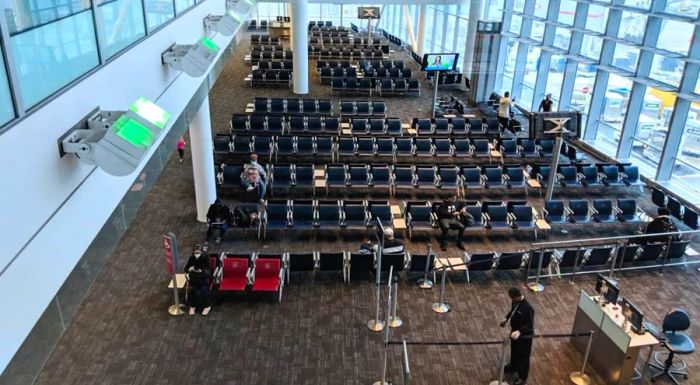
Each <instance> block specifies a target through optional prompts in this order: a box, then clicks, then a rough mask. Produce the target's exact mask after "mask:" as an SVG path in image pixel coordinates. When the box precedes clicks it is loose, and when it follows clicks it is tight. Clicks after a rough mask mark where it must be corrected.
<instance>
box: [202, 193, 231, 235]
mask: <svg viewBox="0 0 700 385" xmlns="http://www.w3.org/2000/svg"><path fill="white" fill-rule="evenodd" d="M231 221H232V217H231V210H230V209H229V208H228V206H226V205H225V204H223V203H221V201H220V200H219V199H217V200H215V201H214V203H212V205H211V206H209V210H208V211H207V239H209V238H211V236H212V235H213V234H214V230H219V236H218V237H217V238H216V243H221V238H223V237H224V234H226V230H228V227H229V226H230V224H231Z"/></svg>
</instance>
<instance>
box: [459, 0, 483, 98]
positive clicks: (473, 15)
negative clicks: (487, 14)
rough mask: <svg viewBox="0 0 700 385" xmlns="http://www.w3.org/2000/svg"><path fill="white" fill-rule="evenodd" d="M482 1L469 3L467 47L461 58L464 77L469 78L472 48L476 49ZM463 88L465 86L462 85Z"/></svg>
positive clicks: (472, 56) (476, 0)
mask: <svg viewBox="0 0 700 385" xmlns="http://www.w3.org/2000/svg"><path fill="white" fill-rule="evenodd" d="M484 3H485V1H484V0H471V1H470V2H469V22H467V45H466V46H465V48H464V57H463V58H462V73H463V74H464V77H466V78H471V76H472V63H473V59H474V48H475V47H476V27H477V24H478V22H479V20H481V18H482V17H483V15H484ZM463 87H465V89H466V86H464V85H463Z"/></svg>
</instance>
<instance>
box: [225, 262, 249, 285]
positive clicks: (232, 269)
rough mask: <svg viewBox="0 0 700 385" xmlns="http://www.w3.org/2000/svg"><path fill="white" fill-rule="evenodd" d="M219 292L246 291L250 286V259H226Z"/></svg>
mask: <svg viewBox="0 0 700 385" xmlns="http://www.w3.org/2000/svg"><path fill="white" fill-rule="evenodd" d="M222 270H223V271H222V277H221V283H220V284H219V291H244V290H245V288H246V286H247V285H248V259H247V258H224V261H223V269H222Z"/></svg>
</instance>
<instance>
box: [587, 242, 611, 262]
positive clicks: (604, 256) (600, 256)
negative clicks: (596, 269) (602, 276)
mask: <svg viewBox="0 0 700 385" xmlns="http://www.w3.org/2000/svg"><path fill="white" fill-rule="evenodd" d="M612 251H613V248H612V247H609V246H608V247H596V248H593V249H591V250H589V251H588V256H586V266H587V267H591V266H602V265H605V264H606V263H607V262H608V260H609V259H610V255H611V254H612Z"/></svg>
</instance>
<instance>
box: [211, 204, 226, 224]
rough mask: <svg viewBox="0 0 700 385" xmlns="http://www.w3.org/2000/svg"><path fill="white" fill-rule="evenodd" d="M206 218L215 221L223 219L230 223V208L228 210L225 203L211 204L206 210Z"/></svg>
mask: <svg viewBox="0 0 700 385" xmlns="http://www.w3.org/2000/svg"><path fill="white" fill-rule="evenodd" d="M207 219H209V222H212V223H213V222H217V220H218V219H221V220H223V221H224V222H226V223H231V210H229V208H228V207H226V205H222V204H219V205H217V204H212V205H211V206H209V210H208V211H207Z"/></svg>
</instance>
